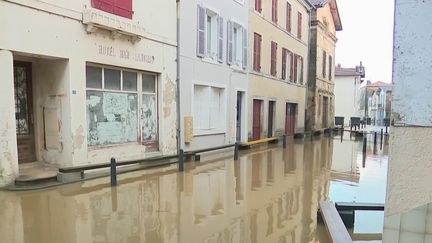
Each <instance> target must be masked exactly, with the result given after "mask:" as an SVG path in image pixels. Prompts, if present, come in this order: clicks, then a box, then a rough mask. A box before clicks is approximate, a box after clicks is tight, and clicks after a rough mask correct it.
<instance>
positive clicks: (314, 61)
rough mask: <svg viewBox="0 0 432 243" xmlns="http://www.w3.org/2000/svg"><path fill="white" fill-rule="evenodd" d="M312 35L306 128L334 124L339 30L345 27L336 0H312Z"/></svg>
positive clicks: (321, 129) (319, 128) (319, 127)
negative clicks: (337, 36) (337, 35)
mask: <svg viewBox="0 0 432 243" xmlns="http://www.w3.org/2000/svg"><path fill="white" fill-rule="evenodd" d="M310 2H311V3H312V4H313V5H314V7H315V8H314V9H313V10H312V14H311V38H310V51H309V52H310V53H309V78H308V85H307V107H306V130H307V131H311V132H316V131H323V130H324V129H327V128H330V127H333V125H334V124H333V118H334V99H335V93H334V75H335V65H334V60H335V48H336V42H337V38H336V31H340V30H342V23H341V19H340V16H339V11H338V6H337V3H336V0H311V1H310Z"/></svg>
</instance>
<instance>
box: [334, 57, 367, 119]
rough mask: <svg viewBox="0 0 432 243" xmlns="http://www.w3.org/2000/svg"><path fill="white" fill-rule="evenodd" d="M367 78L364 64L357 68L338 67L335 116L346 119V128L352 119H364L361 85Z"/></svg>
mask: <svg viewBox="0 0 432 243" xmlns="http://www.w3.org/2000/svg"><path fill="white" fill-rule="evenodd" d="M364 77H365V68H364V67H363V65H362V63H360V66H357V67H355V68H343V67H342V66H341V65H338V66H337V67H336V77H335V96H336V97H335V116H341V117H344V118H345V126H348V125H349V122H350V118H351V117H363V114H361V112H360V109H361V107H362V105H364V96H362V95H361V89H360V85H361V84H362V82H363V78H364Z"/></svg>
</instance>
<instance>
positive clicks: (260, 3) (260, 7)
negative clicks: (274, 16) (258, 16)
mask: <svg viewBox="0 0 432 243" xmlns="http://www.w3.org/2000/svg"><path fill="white" fill-rule="evenodd" d="M258 2H259V12H260V13H261V12H262V0H258Z"/></svg>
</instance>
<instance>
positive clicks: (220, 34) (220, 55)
mask: <svg viewBox="0 0 432 243" xmlns="http://www.w3.org/2000/svg"><path fill="white" fill-rule="evenodd" d="M218 26H219V28H218V61H219V62H223V31H224V22H223V18H222V17H220V16H219V17H218Z"/></svg>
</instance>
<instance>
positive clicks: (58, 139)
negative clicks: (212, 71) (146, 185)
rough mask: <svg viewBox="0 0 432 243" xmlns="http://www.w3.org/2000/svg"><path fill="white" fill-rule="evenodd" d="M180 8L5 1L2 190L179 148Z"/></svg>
mask: <svg viewBox="0 0 432 243" xmlns="http://www.w3.org/2000/svg"><path fill="white" fill-rule="evenodd" d="M176 11H177V9H176V3H175V2H169V1H152V0H140V1H136V0H135V1H132V0H121V1H114V0H104V1H101V0H75V1H68V0H58V1H44V2H42V1H24V2H23V1H18V0H8V1H0V23H2V24H1V26H2V28H1V35H0V63H1V65H0V80H1V83H2V84H3V91H2V95H1V97H0V104H1V105H0V114H1V116H0V124H1V125H0V184H2V185H3V184H6V183H10V182H12V181H13V179H14V178H16V177H17V176H18V168H19V165H20V164H22V163H26V162H33V161H41V162H46V163H50V164H53V165H55V166H57V167H70V166H79V165H86V164H98V163H106V162H109V159H110V157H116V158H117V160H119V161H122V160H134V159H143V158H146V157H150V156H156V155H168V154H175V152H176V141H175V132H176V99H175V90H176V83H175V80H176V43H177V39H176Z"/></svg>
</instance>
